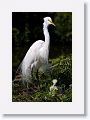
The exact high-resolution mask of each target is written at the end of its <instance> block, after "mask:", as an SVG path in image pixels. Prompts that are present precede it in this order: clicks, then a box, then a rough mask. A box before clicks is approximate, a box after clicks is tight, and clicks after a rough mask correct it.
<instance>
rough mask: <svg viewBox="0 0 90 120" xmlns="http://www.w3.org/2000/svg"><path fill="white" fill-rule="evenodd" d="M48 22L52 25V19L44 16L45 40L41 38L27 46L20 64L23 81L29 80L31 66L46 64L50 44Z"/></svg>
mask: <svg viewBox="0 0 90 120" xmlns="http://www.w3.org/2000/svg"><path fill="white" fill-rule="evenodd" d="M50 24H52V25H54V23H53V22H52V19H51V18H50V17H45V18H44V23H43V32H44V36H45V41H42V40H38V41H36V42H35V43H33V45H32V46H31V47H30V48H29V50H28V52H27V53H26V55H25V57H24V59H23V61H22V64H21V72H22V80H25V81H28V80H30V78H31V72H32V69H33V68H35V69H36V70H38V69H39V68H40V67H43V66H44V65H48V57H49V45H50V36H49V32H48V26H49V25H50ZM54 26H55V25H54Z"/></svg>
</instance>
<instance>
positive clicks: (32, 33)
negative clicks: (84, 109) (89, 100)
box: [12, 12, 72, 102]
mask: <svg viewBox="0 0 90 120" xmlns="http://www.w3.org/2000/svg"><path fill="white" fill-rule="evenodd" d="M46 16H50V17H51V18H52V19H53V21H54V23H55V25H56V27H55V28H54V27H52V26H50V27H49V33H50V55H49V69H48V70H47V71H46V72H45V73H44V74H42V73H41V72H39V80H37V79H36V73H35V71H34V73H33V77H32V83H29V90H28V92H27V90H26V85H25V84H24V85H23V83H22V82H21V81H17V82H14V81H13V80H14V78H15V71H16V70H17V68H18V66H19V64H20V63H21V61H22V60H23V58H24V56H25V54H26V52H27V50H28V49H29V47H30V46H31V45H32V44H33V43H34V42H35V41H36V40H39V39H42V40H44V35H43V30H42V24H43V17H46ZM12 43H13V44H12V53H13V54H12V75H13V78H12V79H13V80H12V101H13V102H17V101H18V102H71V101H72V13H69V12H61V13H59V12H58V13H53V12H52V13H50V12H48V13H38V12H37V13H34V12H33V13H25V12H24V13H23V12H22V13H19V12H18V13H12ZM53 79H57V83H56V86H57V88H58V90H55V91H53V94H52V92H51V93H50V87H51V86H52V85H53V83H52V80H53Z"/></svg>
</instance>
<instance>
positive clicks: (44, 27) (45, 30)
mask: <svg viewBox="0 0 90 120" xmlns="http://www.w3.org/2000/svg"><path fill="white" fill-rule="evenodd" d="M43 33H44V36H45V45H46V46H47V47H48V48H49V44H50V36H49V32H48V25H47V24H46V23H45V22H44V23H43Z"/></svg>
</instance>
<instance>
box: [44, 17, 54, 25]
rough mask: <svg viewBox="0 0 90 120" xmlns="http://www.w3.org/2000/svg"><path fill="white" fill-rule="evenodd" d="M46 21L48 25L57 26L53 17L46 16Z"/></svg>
mask: <svg viewBox="0 0 90 120" xmlns="http://www.w3.org/2000/svg"><path fill="white" fill-rule="evenodd" d="M44 23H45V24H46V25H47V26H49V25H54V26H55V24H54V23H53V22H52V19H51V18H50V17H45V18H44Z"/></svg>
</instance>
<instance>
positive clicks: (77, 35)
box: [0, 0, 84, 114]
mask: <svg viewBox="0 0 90 120" xmlns="http://www.w3.org/2000/svg"><path fill="white" fill-rule="evenodd" d="M34 11H38V12H72V102H12V12H34ZM77 25H78V26H77ZM0 81H1V83H0V106H1V107H0V112H1V113H3V114H84V4H83V2H82V1H81V0H62V1H61V0H58V1H56V0H45V1H44V0H37V1H36V0H27V1H26V0H3V1H2V2H0ZM1 108H2V109H1Z"/></svg>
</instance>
